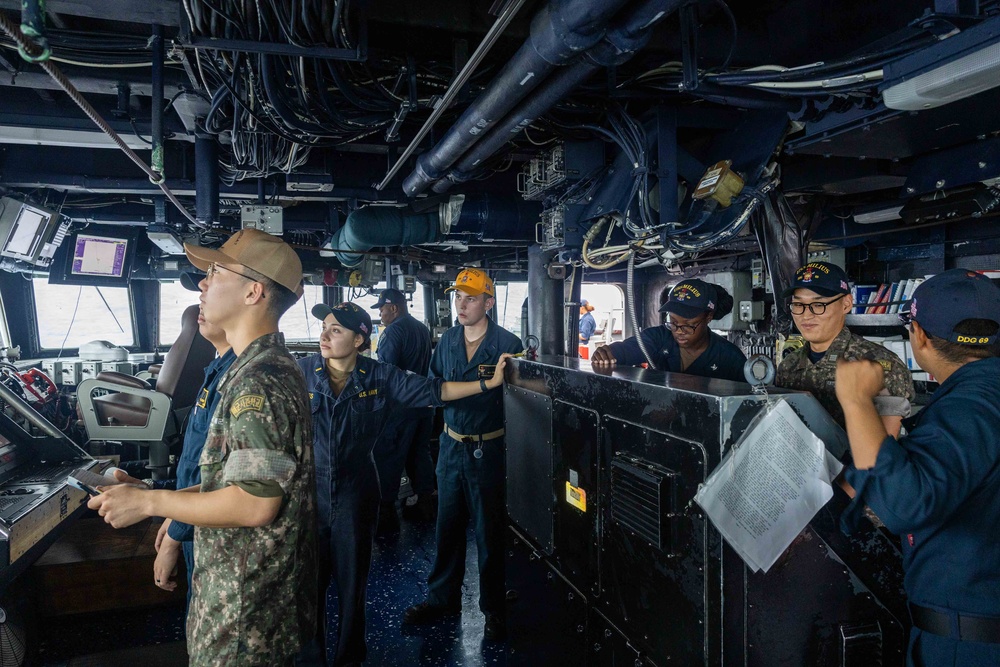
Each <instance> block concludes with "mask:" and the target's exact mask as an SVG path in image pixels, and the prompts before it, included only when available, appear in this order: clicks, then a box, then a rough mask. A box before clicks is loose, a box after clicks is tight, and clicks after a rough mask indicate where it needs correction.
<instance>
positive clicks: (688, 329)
mask: <svg viewBox="0 0 1000 667" xmlns="http://www.w3.org/2000/svg"><path fill="white" fill-rule="evenodd" d="M702 324H704V322H698V324H674V323H673V322H667V323H666V324H664V325H663V326H665V327H666V328H667V331H671V332H673V333H679V334H686V335H688V336H690V335H691V334H693V333H694V332H695V331H697V329H698V327H700V326H701V325H702Z"/></svg>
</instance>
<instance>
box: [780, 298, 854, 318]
mask: <svg viewBox="0 0 1000 667" xmlns="http://www.w3.org/2000/svg"><path fill="white" fill-rule="evenodd" d="M845 296H847V295H846V294H841V295H840V296H838V297H837V298H836V299H833V300H832V301H814V302H813V303H801V302H799V301H792V302H791V303H789V304H788V310H790V311H792V315H802V314H804V313H805V312H806V308H808V309H809V312H810V313H812V314H813V315H822V314H823V313H825V312H826V307H827V306H829V305H830V304H833V303H837V302H838V301H840V300H841V299H843V298H844V297H845Z"/></svg>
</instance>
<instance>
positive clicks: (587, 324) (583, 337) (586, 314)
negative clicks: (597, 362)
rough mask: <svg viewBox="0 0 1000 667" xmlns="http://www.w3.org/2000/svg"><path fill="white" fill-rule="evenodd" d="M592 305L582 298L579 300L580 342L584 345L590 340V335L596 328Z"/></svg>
mask: <svg viewBox="0 0 1000 667" xmlns="http://www.w3.org/2000/svg"><path fill="white" fill-rule="evenodd" d="M593 312H594V307H593V306H592V305H590V302H589V301H587V300H586V299H584V300H583V301H581V302H580V344H581V345H586V344H587V343H589V342H590V337H591V336H593V335H594V330H595V329H597V322H596V321H595V320H594V315H593Z"/></svg>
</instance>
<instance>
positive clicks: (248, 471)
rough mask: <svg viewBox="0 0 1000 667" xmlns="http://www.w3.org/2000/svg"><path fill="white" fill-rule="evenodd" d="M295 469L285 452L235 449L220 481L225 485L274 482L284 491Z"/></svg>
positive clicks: (293, 463)
mask: <svg viewBox="0 0 1000 667" xmlns="http://www.w3.org/2000/svg"><path fill="white" fill-rule="evenodd" d="M295 469H296V462H295V459H293V458H292V457H291V456H289V455H288V454H287V453H286V452H283V451H277V450H274V449H237V450H236V451H234V452H232V453H231V454H230V455H229V458H228V459H227V460H226V467H225V470H224V471H223V480H222V481H223V483H224V484H227V485H229V484H235V483H237V482H264V481H274V482H277V483H278V484H280V485H281V487H282V489H285V486H286V485H287V484H288V483H289V482H290V481H291V479H292V476H293V475H294V474H295ZM285 490H287V489H285Z"/></svg>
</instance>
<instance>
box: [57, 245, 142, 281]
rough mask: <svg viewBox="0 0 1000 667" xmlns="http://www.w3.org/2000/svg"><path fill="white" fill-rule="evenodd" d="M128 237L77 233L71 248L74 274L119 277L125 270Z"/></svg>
mask: <svg viewBox="0 0 1000 667" xmlns="http://www.w3.org/2000/svg"><path fill="white" fill-rule="evenodd" d="M127 250H128V239H110V238H107V237H106V236H91V235H90V234H77V237H76V243H75V244H74V249H73V266H72V268H71V269H70V271H72V273H73V275H74V276H103V277H106V278H121V277H122V275H123V274H124V271H125V252H126V251H127Z"/></svg>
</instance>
